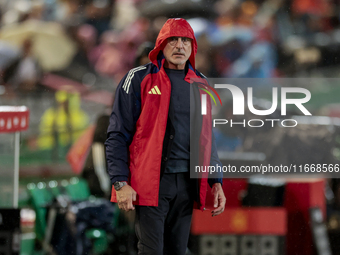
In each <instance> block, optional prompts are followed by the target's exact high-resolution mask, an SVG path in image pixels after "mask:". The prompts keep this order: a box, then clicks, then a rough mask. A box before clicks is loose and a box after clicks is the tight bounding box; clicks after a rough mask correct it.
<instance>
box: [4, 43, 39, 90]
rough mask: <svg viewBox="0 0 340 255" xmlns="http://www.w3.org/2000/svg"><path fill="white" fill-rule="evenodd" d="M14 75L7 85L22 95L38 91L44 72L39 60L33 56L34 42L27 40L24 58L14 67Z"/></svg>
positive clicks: (23, 48)
mask: <svg viewBox="0 0 340 255" xmlns="http://www.w3.org/2000/svg"><path fill="white" fill-rule="evenodd" d="M12 67H13V70H12V74H11V75H10V77H8V80H7V83H8V84H9V85H10V86H11V87H12V88H13V89H14V90H17V91H20V93H25V92H30V91H34V90H36V89H37V84H38V82H39V79H40V77H41V75H42V70H41V68H40V66H39V64H38V61H37V59H36V58H35V57H34V56H33V54H32V40H31V39H30V38H28V39H26V40H25V41H24V43H23V46H22V57H21V58H20V59H19V60H18V61H17V63H15V65H13V66H12Z"/></svg>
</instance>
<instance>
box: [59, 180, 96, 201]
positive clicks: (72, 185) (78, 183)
mask: <svg viewBox="0 0 340 255" xmlns="http://www.w3.org/2000/svg"><path fill="white" fill-rule="evenodd" d="M61 186H63V187H64V189H65V190H66V194H67V195H68V196H69V197H70V199H71V200H72V201H83V200H87V199H89V197H90V196H91V193H90V189H89V186H88V185H87V182H86V180H84V179H79V178H77V177H73V178H71V179H70V181H67V180H63V181H62V182H61Z"/></svg>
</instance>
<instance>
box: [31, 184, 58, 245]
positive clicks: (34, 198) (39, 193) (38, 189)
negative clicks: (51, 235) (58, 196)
mask: <svg viewBox="0 0 340 255" xmlns="http://www.w3.org/2000/svg"><path fill="white" fill-rule="evenodd" d="M27 190H28V193H29V196H30V201H31V204H32V206H33V208H34V210H35V213H36V219H35V232H36V235H37V239H38V240H41V241H42V240H43V239H44V236H45V229H46V211H47V210H46V205H47V204H48V203H50V202H52V200H53V198H54V196H53V194H52V193H51V192H50V191H49V190H47V189H46V183H45V182H39V183H37V184H34V183H29V184H28V185H27Z"/></svg>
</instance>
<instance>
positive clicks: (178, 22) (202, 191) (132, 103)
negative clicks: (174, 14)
mask: <svg viewBox="0 0 340 255" xmlns="http://www.w3.org/2000/svg"><path fill="white" fill-rule="evenodd" d="M196 52H197V42H196V39H195V36H194V32H193V30H192V28H191V26H190V25H189V23H188V22H187V21H186V20H184V19H180V18H176V19H169V20H168V21H167V22H166V23H165V24H164V26H163V28H162V29H161V31H160V33H159V35H158V37H157V41H156V45H155V48H154V49H153V50H152V51H151V52H150V54H149V58H150V60H151V63H149V64H146V65H144V66H139V67H136V68H134V69H132V70H130V71H129V72H128V74H126V75H125V77H124V78H123V79H122V81H121V82H120V84H119V85H118V88H117V91H116V96H115V101H114V105H113V111H112V114H111V117H110V125H109V128H108V138H107V140H106V142H105V145H106V155H107V163H108V172H109V175H110V178H111V182H112V184H113V187H114V188H113V189H112V196H111V201H112V202H118V206H119V208H120V209H122V210H126V211H129V210H134V209H136V234H137V237H138V239H139V242H138V254H157V255H160V254H185V251H186V246H187V242H188V238H189V233H190V224H191V215H192V210H193V205H194V201H196V202H197V205H198V207H199V208H200V209H201V210H204V209H205V199H206V191H207V184H208V183H209V185H210V186H211V187H212V189H211V190H212V194H213V195H214V207H215V209H213V210H212V216H215V215H218V214H220V213H222V212H223V210H224V206H225V196H224V194H223V190H222V178H221V177H222V176H217V178H209V180H208V179H207V176H202V177H203V178H200V179H190V174H189V170H190V165H192V164H190V163H193V165H200V166H208V165H216V164H219V165H221V162H220V161H219V159H218V156H217V151H216V146H215V141H214V137H213V134H212V127H211V123H212V122H211V115H210V114H208V115H205V116H202V115H200V114H197V113H198V112H200V111H194V109H195V108H196V109H200V108H198V107H199V105H200V95H201V94H203V93H205V92H204V91H203V90H199V89H198V86H197V84H195V83H193V82H192V81H193V79H203V75H202V74H201V73H199V72H198V71H196V70H195V55H196ZM190 98H194V100H190ZM207 104H208V105H207V109H208V111H209V110H210V102H208V103H207ZM190 122H191V123H194V124H195V125H191V126H190ZM190 137H192V139H194V138H196V139H194V141H195V142H196V143H195V146H192V144H191V148H190ZM196 145H197V146H196Z"/></svg>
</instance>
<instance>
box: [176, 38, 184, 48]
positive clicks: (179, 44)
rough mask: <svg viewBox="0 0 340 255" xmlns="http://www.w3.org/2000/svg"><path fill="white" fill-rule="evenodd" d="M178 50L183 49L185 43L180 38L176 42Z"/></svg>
mask: <svg viewBox="0 0 340 255" xmlns="http://www.w3.org/2000/svg"><path fill="white" fill-rule="evenodd" d="M175 46H176V48H183V47H184V42H183V41H182V38H178V39H177V42H176V45H175Z"/></svg>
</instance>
